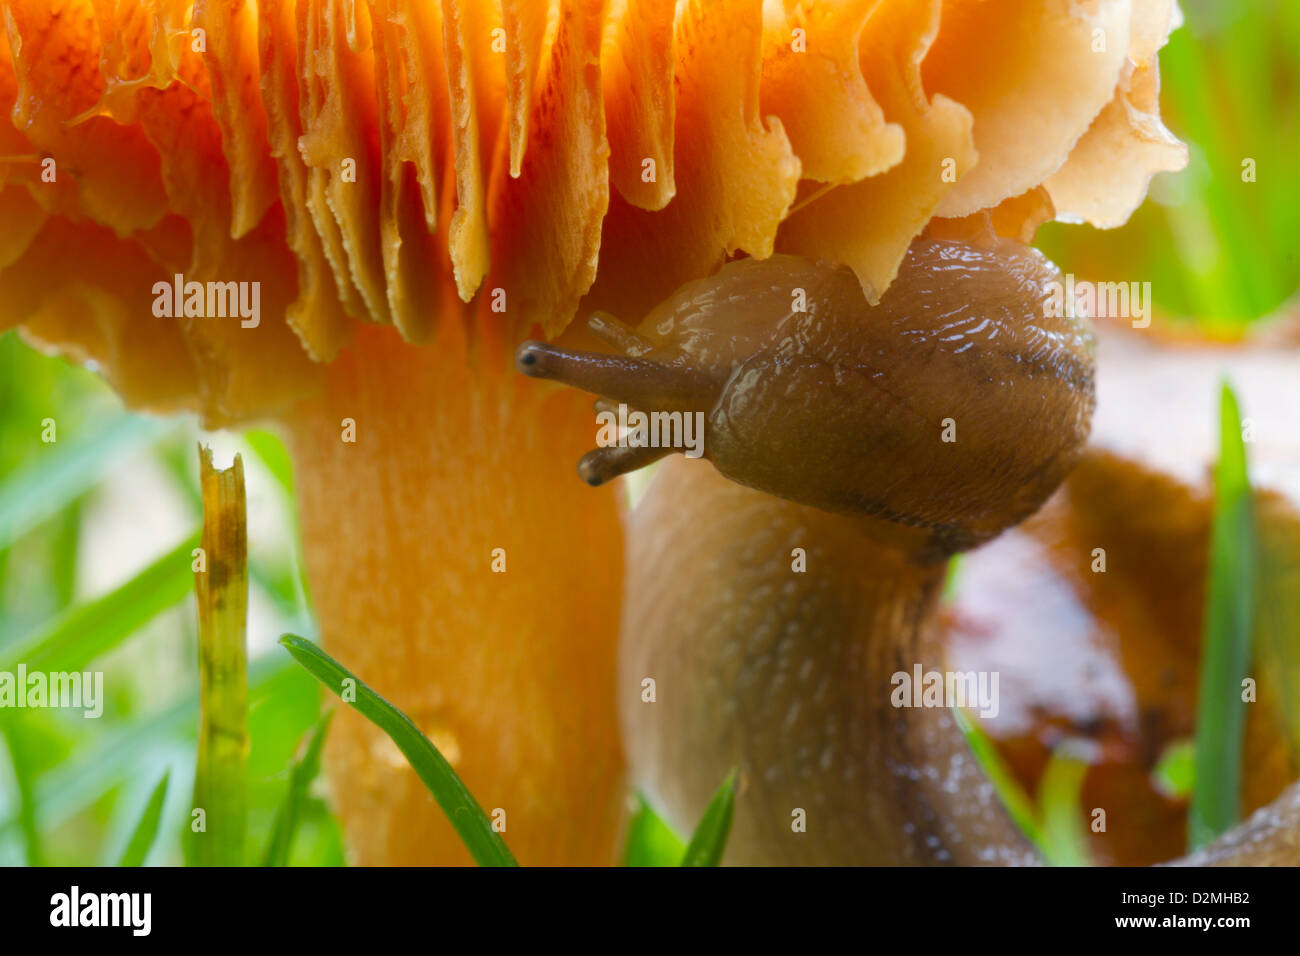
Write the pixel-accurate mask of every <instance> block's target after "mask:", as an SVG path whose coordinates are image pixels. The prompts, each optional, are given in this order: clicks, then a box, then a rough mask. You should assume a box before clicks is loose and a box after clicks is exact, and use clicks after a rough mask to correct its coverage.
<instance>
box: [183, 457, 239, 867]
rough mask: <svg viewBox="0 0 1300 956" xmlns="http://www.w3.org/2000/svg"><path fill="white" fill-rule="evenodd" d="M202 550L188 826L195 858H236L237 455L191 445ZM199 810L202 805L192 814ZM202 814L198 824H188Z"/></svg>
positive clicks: (226, 862)
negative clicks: (220, 459)
mask: <svg viewBox="0 0 1300 956" xmlns="http://www.w3.org/2000/svg"><path fill="white" fill-rule="evenodd" d="M199 483H200V487H201V488H202V490H203V554H202V556H201V557H202V562H203V563H202V564H201V565H200V570H198V571H196V572H195V575H194V586H195V590H196V591H197V592H198V604H199V756H198V765H197V767H196V769H195V774H194V807H193V814H192V817H191V821H190V827H189V830H188V840H187V845H188V847H189V850H190V858H191V859H193V860H194V862H195V863H197V864H198V865H200V866H241V865H242V864H243V863H244V837H245V833H246V830H247V825H248V794H247V789H248V781H247V761H248V646H247V640H246V638H247V634H246V632H247V626H248V528H247V518H246V505H245V499H244V463H243V461H242V460H241V459H240V457H239V456H238V455H236V456H235V460H234V463H233V464H232V465H231V466H230V467H229V468H227V469H225V470H220V469H217V468H215V467H213V464H212V449H211V448H205V447H200V448H199ZM199 811H202V813H201V814H199ZM196 817H198V818H199V819H201V820H202V823H203V826H202V828H200V829H196V827H197V826H198V823H199V819H196Z"/></svg>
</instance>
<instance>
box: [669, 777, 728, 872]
mask: <svg viewBox="0 0 1300 956" xmlns="http://www.w3.org/2000/svg"><path fill="white" fill-rule="evenodd" d="M739 779H740V772H739V771H738V770H733V771H731V773H729V774H727V779H726V780H724V781H722V785H721V786H720V787H718V789H717V791H716V792H715V793H714V794H713V799H712V800H710V801H709V805H708V806H707V807H705V808H704V816H702V817H701V818H700V822H699V825H698V826H697V827H696V828H695V833H694V834H692V835H691V842H690V843H688V844H686V852H685V853H684V854H683V855H682V866H717V865H718V864H719V863H721V862H722V853H723V851H724V850H726V848H727V837H728V836H730V835H731V818H732V816H733V815H734V813H735V809H736V784H737V781H738V780H739Z"/></svg>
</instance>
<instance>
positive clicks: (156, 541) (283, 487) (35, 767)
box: [0, 0, 1300, 865]
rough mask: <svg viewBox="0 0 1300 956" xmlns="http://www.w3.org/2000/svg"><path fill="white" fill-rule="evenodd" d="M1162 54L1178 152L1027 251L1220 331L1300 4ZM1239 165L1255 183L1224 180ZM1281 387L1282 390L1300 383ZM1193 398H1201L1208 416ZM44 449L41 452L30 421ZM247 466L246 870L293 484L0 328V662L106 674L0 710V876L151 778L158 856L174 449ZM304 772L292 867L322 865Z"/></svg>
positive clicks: (295, 729) (1291, 252) (1267, 301)
mask: <svg viewBox="0 0 1300 956" xmlns="http://www.w3.org/2000/svg"><path fill="white" fill-rule="evenodd" d="M1182 7H1183V12H1184V15H1185V19H1186V23H1185V25H1184V27H1183V28H1182V29H1181V30H1179V31H1178V32H1177V33H1175V35H1174V36H1173V38H1172V39H1171V41H1170V43H1169V46H1168V47H1167V48H1166V49H1165V50H1164V51H1163V52H1162V54H1161V75H1162V80H1163V85H1164V90H1163V95H1162V100H1163V106H1164V117H1165V120H1166V123H1167V125H1168V126H1169V127H1170V129H1172V130H1173V131H1174V132H1175V134H1177V135H1178V136H1180V137H1181V138H1183V139H1184V140H1186V141H1187V142H1188V143H1189V145H1190V150H1191V162H1190V166H1189V168H1188V170H1187V171H1186V172H1184V173H1181V174H1178V175H1174V176H1169V175H1162V176H1159V177H1157V178H1156V180H1155V181H1154V182H1153V184H1152V188H1151V193H1150V198H1149V200H1148V202H1147V203H1146V204H1145V205H1144V206H1143V207H1142V208H1141V209H1140V210H1139V211H1138V212H1137V214H1136V215H1135V216H1134V217H1133V219H1132V220H1131V221H1130V222H1129V224H1128V225H1126V226H1125V227H1123V228H1121V229H1118V230H1113V231H1109V232H1105V233H1103V232H1099V231H1097V230H1094V229H1092V228H1090V227H1084V226H1073V225H1063V224H1056V223H1054V224H1050V225H1048V226H1046V227H1045V228H1044V229H1043V230H1042V231H1041V233H1040V238H1039V245H1040V246H1041V247H1042V248H1043V250H1044V251H1045V252H1047V253H1048V254H1049V255H1050V256H1051V257H1052V258H1053V259H1055V260H1056V261H1057V262H1058V263H1059V264H1060V265H1061V266H1062V268H1063V269H1064V270H1065V271H1067V272H1073V273H1075V274H1076V275H1077V276H1079V277H1080V278H1088V277H1090V276H1096V277H1099V278H1113V277H1116V276H1141V277H1143V278H1144V279H1149V280H1150V281H1151V283H1152V294H1153V296H1154V298H1155V305H1156V309H1157V311H1156V315H1155V319H1154V322H1155V323H1156V324H1161V323H1167V324H1171V325H1175V324H1176V325H1179V326H1182V327H1188V328H1197V329H1204V330H1208V331H1212V332H1216V333H1222V332H1231V331H1232V330H1235V329H1240V328H1242V327H1243V326H1246V325H1248V324H1250V323H1254V322H1257V321H1260V320H1261V319H1266V318H1268V317H1270V316H1273V315H1276V314H1277V313H1278V312H1279V311H1281V310H1284V309H1286V308H1287V307H1288V304H1289V303H1294V301H1295V300H1294V297H1295V294H1296V291H1297V289H1300V260H1298V259H1297V251H1296V246H1297V242H1296V239H1297V236H1300V176H1298V175H1297V174H1298V173H1300V164H1298V163H1297V160H1296V157H1297V156H1300V129H1298V128H1297V123H1298V122H1300V120H1298V117H1300V110H1298V109H1297V107H1298V106H1300V95H1298V89H1297V86H1298V84H1300V3H1296V2H1294V0H1233V2H1223V0H1183V3H1182ZM1245 159H1253V160H1254V165H1255V181H1254V182H1243V179H1242V175H1241V173H1242V168H1243V167H1242V163H1243V160H1245ZM1297 387H1300V383H1298V386H1297ZM1210 403H1211V398H1210V397H1209V396H1207V403H1206V407H1207V408H1209V407H1210ZM47 419H49V420H53V423H54V427H55V428H56V437H57V441H56V442H53V443H47V442H43V441H42V432H43V431H44V430H45V424H44V423H45V422H46V420H47ZM200 439H201V440H203V441H205V442H209V443H211V444H212V445H213V446H214V449H215V451H216V460H217V464H218V466H221V467H224V466H225V465H226V464H228V463H229V461H230V459H231V458H232V456H233V454H234V453H236V452H238V453H240V454H241V455H242V456H243V460H244V464H245V468H246V472H247V488H248V526H249V553H250V555H251V564H252V566H251V593H250V613H249V631H248V634H249V659H250V675H249V683H250V713H249V730H250V738H251V742H252V749H251V753H250V756H249V781H248V785H249V793H248V804H249V838H248V840H247V846H248V852H249V856H250V862H255V861H256V860H257V859H258V858H259V857H260V855H261V850H262V848H263V847H264V846H265V844H266V842H267V838H268V835H269V833H270V830H271V827H272V821H273V818H274V815H275V813H276V810H277V808H278V807H279V806H280V805H281V803H282V802H283V801H284V799H285V794H286V791H287V789H288V787H289V771H288V768H289V766H290V764H291V762H292V760H293V757H294V755H295V753H296V752H297V751H298V750H299V748H300V744H301V742H302V740H303V738H304V735H305V734H306V733H307V732H308V731H309V730H310V728H311V727H312V725H313V724H314V723H315V720H316V718H317V715H318V710H319V706H320V697H319V692H318V688H317V685H316V683H315V681H314V680H313V679H312V678H311V677H310V676H309V675H308V674H307V673H306V672H305V671H303V670H302V669H301V668H299V667H298V666H297V665H295V664H294V663H293V662H292V661H291V660H290V659H289V657H288V655H287V654H285V653H284V652H283V651H281V650H279V649H278V648H275V645H274V641H275V639H276V638H277V637H278V636H279V635H280V634H281V633H283V632H284V631H293V632H295V633H298V634H302V635H304V636H306V637H309V638H311V637H314V635H315V628H314V625H313V623H312V616H311V606H310V600H309V596H308V594H307V593H306V590H305V587H304V585H303V582H302V576H301V570H300V565H299V561H298V555H297V544H296V541H297V531H296V520H295V501H294V490H293V477H292V474H291V468H290V465H289V459H288V456H287V454H286V452H285V449H284V447H283V446H282V445H281V443H280V441H279V440H278V439H277V438H276V437H275V436H274V435H273V434H271V433H269V432H266V431H260V430H254V431H249V432H246V433H242V434H231V433H219V434H203V435H200V433H199V431H198V429H197V427H196V425H195V423H194V421H193V420H189V419H181V420H169V421H162V420H156V419H149V418H142V417H139V416H134V415H131V414H128V413H127V412H125V411H124V410H123V409H122V407H121V405H120V403H119V402H118V401H117V399H116V397H115V396H114V395H113V394H112V392H111V391H110V390H109V388H108V387H107V386H106V385H105V384H103V383H102V382H101V381H100V380H99V379H98V377H97V376H96V375H95V374H94V371H93V370H89V369H81V368H76V367H73V366H71V365H69V364H67V363H65V362H63V361H61V360H57V359H53V358H49V357H46V356H44V355H41V354H38V353H37V352H35V351H33V350H31V349H30V348H28V347H27V346H25V345H24V344H23V343H22V342H21V341H20V340H19V339H18V337H17V336H16V335H15V334H14V333H7V334H4V335H0V671H14V670H16V667H17V663H18V662H19V661H22V662H25V663H26V664H27V667H28V669H29V670H37V669H39V670H45V671H50V670H66V671H71V670H83V671H84V670H93V671H102V672H103V673H104V688H105V696H106V700H105V703H104V710H103V716H102V717H100V718H99V719H97V720H93V719H85V718H84V717H83V716H82V715H81V712H80V711H75V710H59V709H40V710H14V709H3V710H0V864H5V865H21V864H24V863H27V864H80V865H84V864H97V863H112V862H115V861H117V860H119V859H120V858H121V856H122V853H123V850H124V848H125V846H126V844H127V843H128V841H129V839H130V836H131V833H132V830H133V829H134V827H135V825H136V823H137V821H138V820H140V818H141V815H142V813H143V812H144V810H145V807H146V804H147V803H148V801H149V797H150V794H151V793H152V792H153V790H154V788H155V786H156V785H157V784H158V782H159V780H160V779H161V778H162V777H163V775H164V773H168V772H170V786H169V788H168V790H167V798H166V802H165V805H164V809H163V815H162V820H161V825H160V831H159V832H160V836H159V839H158V840H157V842H156V844H155V845H154V847H153V850H152V851H151V853H150V856H149V862H151V863H167V864H176V863H180V862H181V859H182V853H181V832H182V830H183V828H184V825H185V823H186V822H187V820H188V808H189V804H190V798H191V790H192V787H193V774H194V764H195V747H196V729H197V724H198V681H197V660H196V651H197V636H196V611H195V603H194V594H193V576H192V574H191V573H190V572H189V562H188V557H186V558H185V559H184V560H168V558H169V557H172V556H176V555H179V554H183V555H185V556H188V555H189V552H190V549H191V548H192V547H194V546H195V541H194V540H193V539H194V537H195V535H196V534H197V531H198V528H199V523H200V518H201V513H200V503H199V492H198V483H197V454H196V442H197V441H199V440H200ZM320 788H321V783H320V781H317V782H316V784H315V785H314V789H313V790H312V792H311V796H310V798H309V800H308V801H307V804H306V807H305V811H304V816H303V818H302V820H301V823H300V827H299V831H298V836H297V839H296V841H295V843H294V848H293V852H292V856H291V861H292V862H293V863H296V864H324V865H337V864H340V863H342V862H343V855H342V848H341V840H340V835H339V832H338V829H337V827H336V825H335V824H334V822H333V821H332V819H331V817H330V814H329V811H328V807H327V805H326V803H325V802H324V800H323V792H322V791H321V789H320Z"/></svg>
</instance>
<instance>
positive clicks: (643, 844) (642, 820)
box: [623, 794, 686, 866]
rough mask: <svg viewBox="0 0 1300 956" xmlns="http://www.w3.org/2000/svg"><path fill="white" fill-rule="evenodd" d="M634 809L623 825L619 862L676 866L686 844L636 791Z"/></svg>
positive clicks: (683, 853)
mask: <svg viewBox="0 0 1300 956" xmlns="http://www.w3.org/2000/svg"><path fill="white" fill-rule="evenodd" d="M636 803H637V809H636V813H634V814H633V815H632V819H631V821H630V822H629V823H628V828H627V842H626V843H625V844H624V847H623V866H677V865H679V864H680V863H681V861H682V858H683V857H684V856H685V855H686V844H685V843H683V842H682V839H681V837H679V836H678V835H677V834H676V833H675V832H673V829H672V827H670V826H669V825H668V824H667V823H665V822H664V821H663V819H662V818H661V817H660V816H659V814H657V813H655V812H654V810H653V809H651V807H650V804H648V803H646V801H645V797H643V796H641V795H640V794H637V797H636Z"/></svg>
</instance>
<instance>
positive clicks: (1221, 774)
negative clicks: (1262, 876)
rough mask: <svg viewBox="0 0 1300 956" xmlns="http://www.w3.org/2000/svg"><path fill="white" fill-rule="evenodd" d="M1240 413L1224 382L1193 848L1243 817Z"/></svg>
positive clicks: (1246, 653)
mask: <svg viewBox="0 0 1300 956" xmlns="http://www.w3.org/2000/svg"><path fill="white" fill-rule="evenodd" d="M1254 521H1255V518H1254V507H1253V502H1252V498H1251V492H1250V476H1249V472H1248V471H1247V466H1246V446H1245V442H1244V441H1243V438H1242V422H1241V411H1240V409H1239V408H1238V406H1237V398H1236V396H1235V395H1234V394H1233V392H1232V388H1231V387H1230V386H1229V385H1228V384H1227V383H1226V382H1225V383H1224V385H1223V389H1222V392H1221V393H1220V398H1219V463H1218V466H1217V467H1216V468H1215V471H1214V526H1213V532H1212V536H1211V541H1210V572H1209V573H1210V580H1209V586H1208V588H1207V589H1206V590H1207V592H1208V599H1207V600H1208V604H1207V607H1206V612H1205V628H1206V631H1205V643H1204V646H1203V648H1202V651H1201V676H1200V686H1199V689H1198V696H1197V703H1196V771H1195V780H1196V786H1195V789H1194V790H1193V791H1192V804H1191V807H1190V808H1189V810H1188V814H1187V843H1188V849H1189V850H1195V849H1197V848H1198V847H1200V846H1202V845H1204V844H1205V843H1208V842H1209V841H1210V840H1212V839H1214V838H1215V837H1216V836H1218V835H1219V834H1220V833H1223V832H1224V831H1225V830H1227V829H1228V828H1229V827H1231V826H1232V825H1233V824H1235V823H1236V822H1237V821H1238V820H1239V819H1240V817H1241V750H1242V742H1241V741H1242V731H1243V728H1244V726H1245V721H1246V706H1245V703H1244V702H1243V700H1242V680H1243V679H1244V678H1245V677H1246V675H1247V670H1248V668H1249V666H1250V650H1251V648H1250V644H1251V641H1250V638H1251V628H1252V626H1253V614H1252V609H1253V604H1254V592H1255V564H1256V557H1255V526H1254Z"/></svg>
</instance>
